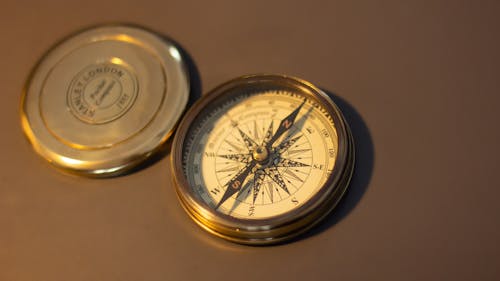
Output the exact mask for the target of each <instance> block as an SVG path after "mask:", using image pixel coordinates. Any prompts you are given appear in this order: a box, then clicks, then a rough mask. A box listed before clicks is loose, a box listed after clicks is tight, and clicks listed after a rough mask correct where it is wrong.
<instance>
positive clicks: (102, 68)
mask: <svg viewBox="0 0 500 281" xmlns="http://www.w3.org/2000/svg"><path fill="white" fill-rule="evenodd" d="M188 96H189V77H188V73H187V68H186V66H185V64H184V59H183V57H182V55H181V52H180V50H179V49H178V48H177V47H176V46H175V44H174V43H172V42H170V41H168V40H167V39H165V38H163V37H161V36H159V35H156V34H154V33H152V32H150V31H147V30H144V29H142V28H138V27H134V26H122V25H109V26H100V27H95V28H91V29H87V30H84V31H82V32H79V33H77V34H74V35H72V36H70V37H68V38H66V39H65V40H63V41H62V42H60V43H59V44H57V45H56V46H54V47H53V48H52V49H51V50H49V51H48V52H47V53H46V54H45V56H44V57H43V58H42V59H41V60H40V61H39V62H38V64H37V65H36V67H35V68H34V70H33V72H32V73H31V75H30V78H29V79H28V82H27V84H26V88H25V90H24V93H23V98H22V101H21V122H22V126H23V129H24V132H25V133H26V135H27V136H28V139H29V140H30V142H31V143H32V144H33V147H34V149H35V150H36V152H38V153H39V154H40V155H41V156H42V157H44V158H45V159H47V160H48V161H49V162H51V163H52V164H54V165H55V166H57V167H60V168H62V169H64V170H67V171H71V172H75V173H80V174H84V175H89V176H110V175H116V174H121V173H123V172H126V171H127V170H129V169H130V168H132V167H135V166H136V165H138V164H139V163H141V162H142V161H144V160H145V159H147V158H148V157H149V156H151V155H152V154H153V153H154V152H155V151H157V150H158V149H159V147H160V146H161V145H162V144H163V143H164V142H165V141H166V140H167V138H168V137H169V136H170V135H171V133H172V131H173V129H174V127H175V125H176V124H177V121H178V119H179V118H180V116H181V115H182V113H183V111H184V108H185V106H186V103H187V101H188Z"/></svg>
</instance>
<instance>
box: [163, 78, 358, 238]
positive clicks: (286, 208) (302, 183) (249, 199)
mask: <svg viewBox="0 0 500 281" xmlns="http://www.w3.org/2000/svg"><path fill="white" fill-rule="evenodd" d="M172 147H173V150H172V151H173V153H172V165H171V166H172V169H173V174H174V179H175V182H176V187H177V193H178V195H179V198H180V201H181V203H182V204H183V206H184V207H185V209H186V211H187V212H188V213H189V214H190V215H191V218H193V220H194V221H195V222H196V223H198V224H199V225H201V226H202V227H203V228H204V229H206V230H208V231H209V232H211V233H213V234H215V235H217V236H220V237H223V238H225V239H228V240H231V241H234V242H239V243H246V244H270V243H275V242H280V241H284V240H287V239H289V238H291V237H294V236H296V235H298V234H300V233H302V232H304V231H306V230H307V229H309V228H310V227H312V226H313V225H314V224H316V223H317V222H318V221H319V220H321V219H322V218H323V217H325V214H326V213H328V212H330V211H331V210H332V209H333V208H334V207H335V205H336V204H337V202H338V201H339V200H340V198H341V196H342V195H343V194H344V192H345V190H346V188H347V186H348V183H349V181H350V177H351V175H352V169H353V164H354V151H353V145H352V136H351V134H350V131H349V128H348V126H347V124H346V123H345V120H344V119H343V116H342V115H341V113H340V111H339V110H338V108H337V107H336V106H335V104H334V103H333V102H332V101H331V99H330V98H329V97H328V96H326V95H325V94H324V93H323V92H322V91H321V90H319V89H318V88H316V87H314V86H313V85H312V84H310V83H309V82H306V81H303V80H300V79H296V78H291V77H287V76H277V75H255V76H246V77H242V78H237V79H235V80H232V81H230V82H228V83H226V84H223V85H222V86H220V87H218V88H216V89H215V90H213V91H212V92H211V93H209V94H207V95H204V96H203V97H202V98H201V99H200V101H199V102H197V103H196V104H195V105H194V106H193V108H191V110H190V111H188V113H187V114H186V116H185V118H184V120H183V121H182V122H181V123H180V125H179V128H178V131H177V134H176V137H175V139H174V142H173V143H172Z"/></svg>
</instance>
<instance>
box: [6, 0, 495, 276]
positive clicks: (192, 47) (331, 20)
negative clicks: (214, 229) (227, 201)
mask: <svg viewBox="0 0 500 281" xmlns="http://www.w3.org/2000/svg"><path fill="white" fill-rule="evenodd" d="M499 8H500V5H499V4H498V1H282V2H276V1H255V0H254V1H243V2H238V1H199V2H192V1H175V2H174V1H147V0H143V1H128V0H122V1H94V0H88V1H84V2H81V1H78V2H77V1H74V3H71V1H31V2H23V1H5V0H4V1H3V2H2V8H1V9H0V23H1V24H0V34H1V39H2V44H1V45H0V64H1V68H0V85H1V90H2V91H1V94H0V127H1V128H2V134H1V136H2V137H1V138H0V155H2V158H1V160H0V161H1V162H0V164H1V169H0V280H5V281H10V280H13V281H25V280H26V281H27V280H50V281H55V280H73V281H77V280H86V281H87V280H107V281H109V280H122V281H125V280H144V281H147V280H203V279H205V280H235V279H239V280H499V279H500V218H499V214H500V204H498V202H496V200H497V199H498V198H500V180H499V177H498V174H496V173H498V159H499V156H500V155H499V151H500V150H499V148H498V144H499V143H500V133H499V127H498V123H497V122H498V121H499V120H500V118H499V117H500V114H499V110H498V109H497V106H498V105H499V102H500V84H499V83H500V82H499V81H500V77H499V73H500V69H499V65H500V56H499V50H500V37H499V36H498V27H499V26H500V9H499ZM109 22H130V23H135V24H139V25H143V26H146V27H148V28H151V29H153V30H156V31H157V32H159V33H162V34H164V35H167V36H169V37H171V38H173V39H175V40H176V41H177V42H178V43H179V44H180V45H181V46H182V47H183V48H184V49H185V51H186V52H187V53H188V54H189V55H190V57H191V59H192V62H193V65H192V70H193V77H192V78H193V82H194V84H193V86H194V87H193V88H194V92H193V93H194V94H195V95H196V93H198V94H199V93H206V92H207V91H208V90H210V89H211V88H213V87H215V86H216V85H218V84H220V83H222V82H225V81H227V80H229V79H231V78H234V77H237V76H241V75H244V74H250V73H262V72H266V73H284V74H289V75H293V76H298V77H301V78H304V79H306V80H310V81H311V82H313V83H315V84H316V85H319V86H320V87H322V88H323V89H325V90H326V91H328V92H329V93H330V94H331V95H332V96H333V97H334V99H335V101H336V102H337V103H338V104H339V106H340V107H341V109H342V110H343V112H344V113H345V115H346V118H347V120H348V121H349V122H350V124H351V126H352V130H353V134H354V137H355V140H356V152H357V166H356V172H355V174H354V178H353V181H352V184H351V187H350V191H349V193H348V194H347V195H346V197H345V198H344V199H343V201H342V202H341V204H340V206H339V207H338V208H337V209H336V210H335V212H334V213H333V214H331V215H329V216H328V217H327V219H326V221H325V222H324V223H322V224H321V225H320V226H318V227H316V228H314V229H313V230H312V231H310V232H308V233H307V234H306V235H304V236H302V237H300V238H299V239H297V240H295V241H293V242H291V243H286V244H283V245H278V246H271V247H248V246H242V245H237V244H233V243H230V242H226V241H222V240H220V239H218V238H215V237H212V236H210V235H208V234H207V233H205V232H204V231H202V230H201V229H200V228H199V227H198V226H197V225H195V224H194V223H193V222H192V221H191V220H190V219H189V217H188V216H187V215H186V214H185V212H184V211H183V209H182V208H181V206H180V204H179V202H178V200H177V198H176V194H175V191H174V187H173V184H172V182H171V172H170V161H169V159H170V158H169V155H166V156H165V157H163V158H161V159H159V160H158V161H156V162H154V163H152V164H151V165H148V166H147V167H144V168H143V169H141V170H139V171H137V172H134V173H132V174H129V175H126V176H121V177H115V178H111V179H98V180H97V179H88V178H83V177H77V176H69V175H66V174H63V173H61V172H59V171H57V170H55V169H54V168H52V167H51V166H50V165H49V164H47V163H46V162H45V161H44V160H43V159H41V158H40V157H39V156H37V155H36V154H35V153H34V151H33V150H32V148H31V147H30V145H29V143H28V142H27V140H26V139H25V137H24V135H23V132H22V130H21V127H20V118H19V100H20V95H21V91H22V88H23V85H24V83H25V80H26V78H27V75H28V73H29V71H30V69H31V68H32V67H33V65H34V64H35V63H36V61H37V60H38V59H39V58H40V56H41V55H42V54H43V53H44V52H45V51H46V50H47V49H48V48H49V47H50V46H51V45H52V44H54V42H56V41H58V40H59V39H60V38H62V37H64V36H65V35H67V34H69V33H72V32H74V31H75V30H78V29H81V28H83V27H87V26H90V25H95V24H99V23H109ZM167 154H168V153H167Z"/></svg>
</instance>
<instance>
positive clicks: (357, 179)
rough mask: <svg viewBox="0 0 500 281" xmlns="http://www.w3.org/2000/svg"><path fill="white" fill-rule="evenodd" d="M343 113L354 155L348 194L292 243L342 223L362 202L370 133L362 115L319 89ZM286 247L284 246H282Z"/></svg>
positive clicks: (367, 175)
mask: <svg viewBox="0 0 500 281" xmlns="http://www.w3.org/2000/svg"><path fill="white" fill-rule="evenodd" d="M322 90H323V91H324V92H325V93H326V94H327V95H328V96H329V97H330V98H331V99H332V100H333V101H334V102H335V104H337V106H338V107H339V108H340V110H341V111H342V114H343V115H344V117H345V119H346V120H347V123H349V126H350V128H351V131H352V135H353V138H354V146H355V152H356V156H355V157H356V159H355V164H354V165H355V166H354V173H353V175H352V179H351V183H350V184H349V187H348V188H347V192H346V193H345V194H344V196H343V198H342V199H341V200H340V202H339V203H338V205H337V206H336V207H335V209H334V210H333V211H332V212H331V213H330V214H328V215H327V216H326V217H325V218H324V219H323V221H321V222H319V223H318V224H317V225H315V226H314V227H313V228H312V229H310V230H309V231H306V232H305V233H304V234H302V235H299V236H298V237H296V238H295V239H292V241H290V242H293V241H297V240H302V239H305V238H307V237H311V236H314V235H317V234H319V233H321V232H324V231H325V230H327V229H329V228H330V227H332V226H333V225H335V224H337V223H338V222H339V221H341V220H342V219H344V218H345V217H346V216H347V215H348V214H349V213H350V212H351V211H352V210H353V209H354V208H355V207H356V206H357V205H358V203H359V202H360V201H361V198H362V197H363V195H364V194H365V192H366V190H367V188H368V185H369V183H370V180H371V177H372V172H373V165H374V159H375V152H374V146H373V142H372V138H371V135H370V131H369V129H368V127H367V126H366V123H365V122H364V121H363V118H362V117H361V115H360V114H359V113H358V112H357V111H356V109H354V107H352V106H351V105H350V104H349V103H348V102H346V101H345V100H344V99H342V98H340V97H339V96H337V95H336V94H334V93H332V92H329V91H327V90H325V89H322ZM285 243H287V242H285Z"/></svg>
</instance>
